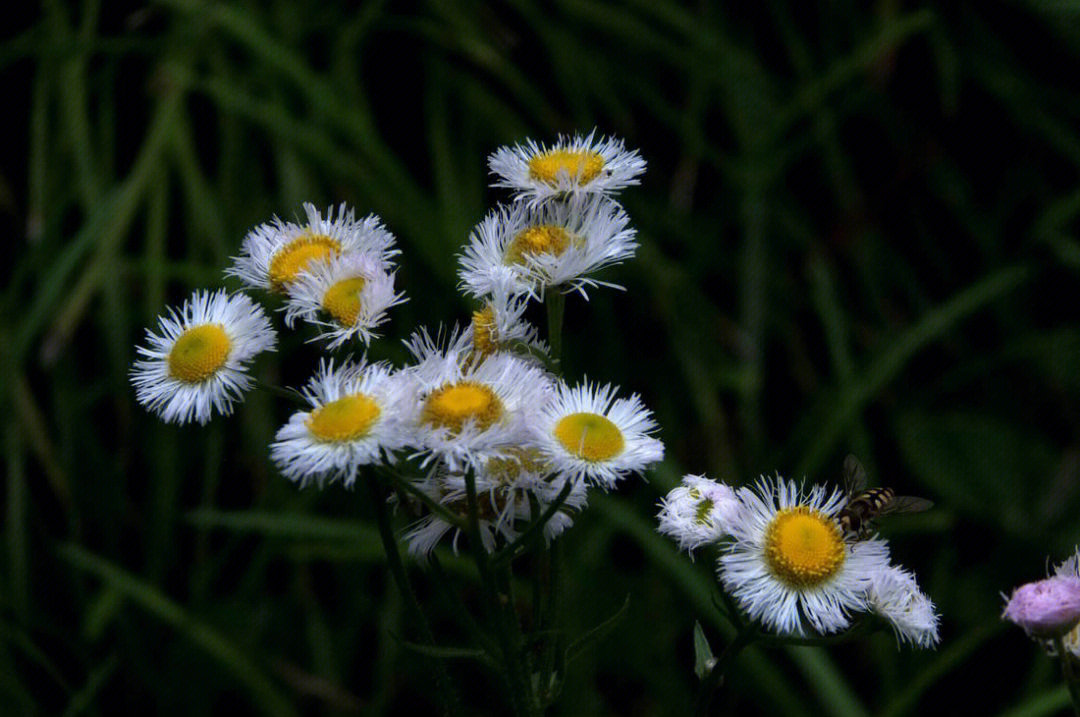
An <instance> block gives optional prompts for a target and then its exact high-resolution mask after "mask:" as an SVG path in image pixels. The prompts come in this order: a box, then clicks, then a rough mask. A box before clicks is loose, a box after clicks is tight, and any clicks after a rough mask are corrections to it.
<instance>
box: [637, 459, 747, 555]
mask: <svg viewBox="0 0 1080 717" xmlns="http://www.w3.org/2000/svg"><path fill="white" fill-rule="evenodd" d="M739 508H740V503H739V499H738V498H737V497H736V495H735V491H734V490H732V489H731V488H730V487H729V486H727V485H725V484H723V483H718V482H716V481H713V480H709V479H708V478H706V477H705V476H696V475H688V476H684V477H683V479H682V484H681V485H679V486H676V487H675V488H673V489H672V490H671V491H670V492H669V493H668V494H667V495H666V496H665V497H664V498H663V499H662V500H661V501H660V513H659V515H658V516H657V518H659V520H660V527H659V529H658V530H659V532H660V533H661V534H663V535H669V536H671V537H672V538H674V539H675V540H676V542H678V544H679V547H680V548H683V549H685V550H687V551H691V552H692V551H693V550H695V549H696V548H700V547H701V546H703V545H707V544H708V543H715V542H716V541H718V540H720V539H721V538H723V537H724V536H725V535H728V534H729V533H730V532H731V529H730V526H731V524H732V522H733V521H735V520H737V519H738V511H739Z"/></svg>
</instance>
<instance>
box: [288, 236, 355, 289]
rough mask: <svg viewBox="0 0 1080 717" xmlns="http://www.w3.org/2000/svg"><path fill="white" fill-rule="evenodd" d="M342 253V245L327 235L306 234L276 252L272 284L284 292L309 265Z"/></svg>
mask: <svg viewBox="0 0 1080 717" xmlns="http://www.w3.org/2000/svg"><path fill="white" fill-rule="evenodd" d="M339 251H341V243H340V242H338V240H336V239H331V238H330V237H328V236H326V235H325V234H304V235H302V236H299V237H297V238H296V239H293V240H292V241H291V242H289V243H288V244H286V245H285V246H283V247H281V248H280V249H278V250H277V251H276V252H274V256H273V258H272V259H270V284H271V286H273V287H274V289H275V290H277V291H284V290H285V287H287V286H288V285H289V284H291V283H292V282H294V281H296V277H297V276H298V275H299V274H300V272H302V271H303V270H304V269H306V268H307V266H308V264H310V263H311V262H312V261H315V260H318V259H325V258H326V257H328V256H331V255H333V254H337V253H338V252H339Z"/></svg>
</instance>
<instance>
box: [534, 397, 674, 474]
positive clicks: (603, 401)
mask: <svg viewBox="0 0 1080 717" xmlns="http://www.w3.org/2000/svg"><path fill="white" fill-rule="evenodd" d="M617 391H618V388H617V387H615V386H611V385H610V384H609V385H605V386H602V387H601V386H599V385H598V384H593V385H589V383H588V382H586V383H584V384H583V385H581V386H577V387H575V388H570V387H569V386H567V385H566V384H565V383H562V382H560V383H559V384H558V386H557V387H556V390H555V395H554V396H553V397H552V399H551V401H550V402H549V403H548V405H547V406H546V407H544V408H543V410H541V411H540V415H539V416H538V417H537V419H536V421H535V422H534V423H533V424H532V430H533V443H534V444H535V445H536V447H537V448H538V449H539V451H540V453H541V455H542V456H544V457H545V458H546V459H547V460H548V461H549V462H550V463H551V465H552V468H553V469H554V470H556V471H557V472H559V473H562V474H565V475H567V476H569V477H570V478H572V479H575V480H579V479H580V480H588V481H590V482H592V483H594V484H597V485H600V486H603V487H604V488H611V487H613V486H614V485H615V483H616V482H617V481H618V480H619V479H620V478H622V477H623V476H624V475H626V474H627V473H641V472H642V471H644V470H645V469H646V468H648V467H649V466H650V465H651V464H653V463H656V462H658V461H660V460H662V459H663V457H664V444H663V443H661V442H660V441H659V440H658V439H656V438H654V437H653V436H652V435H650V434H652V433H654V432H655V431H656V430H657V426H656V422H655V421H654V420H653V417H652V413H651V412H650V411H649V410H648V409H647V408H645V406H644V405H643V404H642V403H641V398H640V397H638V395H637V394H634V395H632V396H630V398H618V399H617V398H615V394H616V393H617Z"/></svg>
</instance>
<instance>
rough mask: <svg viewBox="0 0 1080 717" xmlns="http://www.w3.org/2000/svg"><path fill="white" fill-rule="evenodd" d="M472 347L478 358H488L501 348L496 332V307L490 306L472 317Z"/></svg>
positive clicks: (474, 313) (476, 312)
mask: <svg viewBox="0 0 1080 717" xmlns="http://www.w3.org/2000/svg"><path fill="white" fill-rule="evenodd" d="M472 330H473V331H472V345H473V351H475V352H476V354H477V355H478V356H481V357H483V356H487V355H488V354H490V353H492V352H493V351H495V349H497V348H498V347H499V344H498V340H499V337H498V333H497V332H496V330H495V307H494V306H493V305H491V304H488V305H487V306H485V307H484V308H483V309H481V310H480V311H474V312H473V315H472Z"/></svg>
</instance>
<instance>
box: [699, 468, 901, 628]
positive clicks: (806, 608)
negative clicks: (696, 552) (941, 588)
mask: <svg viewBox="0 0 1080 717" xmlns="http://www.w3.org/2000/svg"><path fill="white" fill-rule="evenodd" d="M736 493H737V495H738V497H739V501H740V502H741V503H742V507H741V509H740V510H739V512H738V516H739V517H738V520H736V521H734V522H733V523H732V525H731V535H732V538H733V539H732V540H731V541H730V542H729V543H727V544H726V546H725V552H724V554H723V555H722V556H721V557H720V559H719V574H720V580H721V582H722V583H723V585H724V587H725V588H726V589H727V591H728V592H729V593H731V595H732V596H733V597H734V598H735V599H736V601H737V602H738V603H739V605H740V606H741V607H742V609H743V610H744V611H745V612H746V613H747V614H748V615H749V616H750V617H751V618H752V619H753V620H755V621H757V622H760V623H762V624H763V625H765V626H766V627H767V628H769V629H770V630H772V631H774V632H777V633H780V634H796V635H802V634H805V632H806V625H807V624H809V626H810V627H811V628H812V629H813V630H815V631H817V632H818V633H821V634H828V633H834V632H838V631H840V630H843V629H844V628H846V627H848V626H849V625H850V624H851V619H850V613H851V612H852V611H862V612H865V611H866V609H867V591H868V590H869V588H870V585H871V581H872V579H873V576H874V575H875V574H877V573H879V572H881V571H882V570H885V569H886V568H888V566H889V549H888V545H887V544H886V543H885V542H884V541H882V540H877V539H872V540H847V539H845V536H844V534H843V531H842V529H841V527H840V524H839V522H838V521H837V515H838V514H839V512H840V511H841V510H842V509H843V507H844V504H845V496H844V494H843V492H841V491H839V490H835V491H833V492H831V493H829V492H827V491H826V489H825V488H824V487H822V486H813V487H812V488H810V489H809V490H808V491H804V490H803V489H802V488H801V487H800V486H799V485H797V484H796V483H795V482H794V481H787V480H784V479H783V478H780V477H776V478H775V479H767V478H762V479H761V480H759V481H758V483H757V484H756V485H755V486H754V488H753V489H751V488H740V489H739V490H738V491H736Z"/></svg>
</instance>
